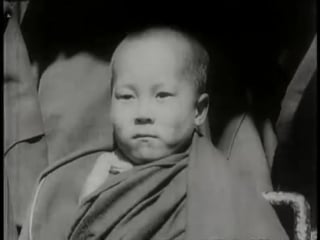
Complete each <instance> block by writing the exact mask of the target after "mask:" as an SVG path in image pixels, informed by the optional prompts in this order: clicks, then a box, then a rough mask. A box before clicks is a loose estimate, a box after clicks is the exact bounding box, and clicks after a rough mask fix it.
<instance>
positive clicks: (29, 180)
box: [3, 3, 48, 225]
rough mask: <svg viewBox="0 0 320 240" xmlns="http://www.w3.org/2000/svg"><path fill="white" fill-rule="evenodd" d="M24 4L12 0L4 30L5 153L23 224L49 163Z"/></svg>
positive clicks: (17, 218)
mask: <svg viewBox="0 0 320 240" xmlns="http://www.w3.org/2000/svg"><path fill="white" fill-rule="evenodd" d="M19 6H20V8H21V11H19ZM25 7H26V5H25V3H13V5H12V17H11V18H10V20H9V22H8V25H7V27H6V29H5V33H4V79H3V80H4V82H3V103H4V104H3V106H4V126H3V127H4V141H3V147H4V155H3V157H4V165H5V174H6V175H7V178H8V179H7V180H8V182H9V186H10V191H9V192H10V196H8V198H10V204H11V208H12V212H13V220H12V221H13V222H14V224H15V225H22V222H23V221H24V219H25V215H26V209H27V206H28V204H29V201H30V199H31V197H32V196H31V193H32V189H33V188H34V185H35V184H36V181H37V177H38V175H39V174H40V173H41V172H42V171H43V170H44V169H45V168H46V167H47V166H48V161H47V144H46V141H45V131H44V126H43V121H42V114H41V110H40V103H39V100H38V93H37V77H36V74H35V72H34V67H33V65H32V64H31V62H30V59H29V55H28V51H27V46H26V44H25V41H24V38H23V34H22V32H21V30H20V22H21V20H22V15H23V12H24V11H25ZM19 18H20V20H19ZM5 194H6V193H5Z"/></svg>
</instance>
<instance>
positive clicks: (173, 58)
mask: <svg viewBox="0 0 320 240" xmlns="http://www.w3.org/2000/svg"><path fill="white" fill-rule="evenodd" d="M171 45H172V46H171ZM174 45H175V44H173V43H171V44H167V43H162V42H161V41H156V40H153V41H137V42H133V43H129V44H128V46H124V47H123V48H122V49H121V50H120V51H119V54H117V57H116V60H115V65H114V72H115V81H114V86H113V94H112V101H111V102H112V105H111V116H112V122H113V127H114V133H115V140H116V142H117V146H118V147H119V148H120V150H122V152H123V153H124V154H125V155H127V157H129V158H130V159H131V160H132V161H133V162H134V163H136V164H141V163H146V162H150V161H153V160H157V159H160V158H163V157H166V156H169V155H171V154H173V153H176V152H179V151H181V150H184V148H185V147H186V145H188V144H189V143H190V140H191V137H192V133H193V131H194V127H195V121H196V117H197V109H196V102H197V95H196V90H195V87H194V86H195V85H194V84H193V83H192V82H191V80H188V79H183V78H182V74H181V71H182V69H183V67H184V64H185V61H184V58H185V56H183V54H185V52H183V51H185V49H183V48H182V47H181V46H179V45H177V46H174ZM179 51H180V52H179ZM179 53H180V54H179Z"/></svg>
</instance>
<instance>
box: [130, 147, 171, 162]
mask: <svg viewBox="0 0 320 240" xmlns="http://www.w3.org/2000/svg"><path fill="white" fill-rule="evenodd" d="M169 155H170V153H169V152H159V151H155V150H154V149H141V150H137V151H134V153H133V154H132V160H133V161H134V162H135V163H136V164H143V163H149V162H153V161H157V160H159V159H161V158H164V157H167V156H169Z"/></svg>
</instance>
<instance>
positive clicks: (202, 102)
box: [194, 93, 209, 126]
mask: <svg viewBox="0 0 320 240" xmlns="http://www.w3.org/2000/svg"><path fill="white" fill-rule="evenodd" d="M208 109H209V95H208V94H207V93H202V94H201V95H200V96H199V97H198V100H197V102H196V115H195V120H194V121H195V125H196V126H200V125H201V124H203V123H204V121H205V120H206V117H207V114H208Z"/></svg>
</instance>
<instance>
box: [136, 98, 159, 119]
mask: <svg viewBox="0 0 320 240" xmlns="http://www.w3.org/2000/svg"><path fill="white" fill-rule="evenodd" d="M150 109H151V106H150V102H149V101H147V100H145V101H141V102H139V105H138V109H137V115H136V117H135V119H134V123H135V124H136V125H143V124H152V123H153V122H154V119H153V117H152V113H151V111H150Z"/></svg>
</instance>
